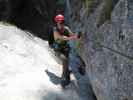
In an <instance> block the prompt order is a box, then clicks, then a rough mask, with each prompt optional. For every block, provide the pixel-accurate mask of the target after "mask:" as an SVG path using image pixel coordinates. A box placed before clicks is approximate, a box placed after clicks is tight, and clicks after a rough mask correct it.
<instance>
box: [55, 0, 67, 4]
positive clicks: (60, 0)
mask: <svg viewBox="0 0 133 100" xmlns="http://www.w3.org/2000/svg"><path fill="white" fill-rule="evenodd" d="M56 3H57V5H64V3H65V0H57V1H56Z"/></svg>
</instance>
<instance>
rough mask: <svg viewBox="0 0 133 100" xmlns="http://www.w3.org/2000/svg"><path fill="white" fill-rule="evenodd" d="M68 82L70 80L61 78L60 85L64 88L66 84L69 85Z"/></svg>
mask: <svg viewBox="0 0 133 100" xmlns="http://www.w3.org/2000/svg"><path fill="white" fill-rule="evenodd" d="M69 84H70V80H62V81H61V86H62V87H63V88H65V87H66V86H67V85H69Z"/></svg>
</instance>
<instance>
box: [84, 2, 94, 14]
mask: <svg viewBox="0 0 133 100" xmlns="http://www.w3.org/2000/svg"><path fill="white" fill-rule="evenodd" d="M84 3H85V7H86V9H87V11H88V13H90V12H91V10H92V9H93V4H94V0H84Z"/></svg>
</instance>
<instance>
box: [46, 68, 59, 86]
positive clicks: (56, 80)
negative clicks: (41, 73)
mask: <svg viewBox="0 0 133 100" xmlns="http://www.w3.org/2000/svg"><path fill="white" fill-rule="evenodd" d="M45 72H46V73H47V75H48V76H49V78H50V81H51V82H52V83H53V84H55V85H58V84H60V83H61V78H60V77H58V76H56V75H55V74H54V73H52V72H50V71H48V70H45Z"/></svg>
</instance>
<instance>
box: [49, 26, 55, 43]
mask: <svg viewBox="0 0 133 100" xmlns="http://www.w3.org/2000/svg"><path fill="white" fill-rule="evenodd" d="M47 33H48V44H49V46H52V45H53V43H54V42H55V40H54V35H53V26H49V27H48V29H47Z"/></svg>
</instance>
